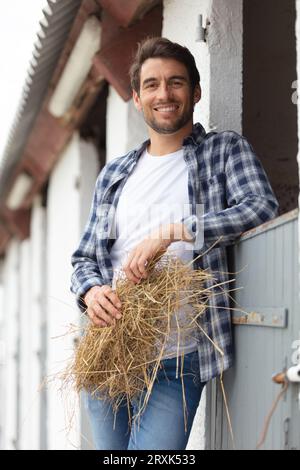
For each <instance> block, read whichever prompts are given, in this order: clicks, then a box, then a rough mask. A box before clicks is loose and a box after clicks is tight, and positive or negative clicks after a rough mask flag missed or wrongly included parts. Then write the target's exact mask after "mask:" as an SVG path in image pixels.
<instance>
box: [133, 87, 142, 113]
mask: <svg viewBox="0 0 300 470" xmlns="http://www.w3.org/2000/svg"><path fill="white" fill-rule="evenodd" d="M132 99H133V102H134V106H135V107H136V109H137V110H138V111H142V105H141V100H140V97H139V95H138V94H137V92H136V91H135V90H132Z"/></svg>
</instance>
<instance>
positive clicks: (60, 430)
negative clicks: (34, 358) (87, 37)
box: [46, 134, 99, 449]
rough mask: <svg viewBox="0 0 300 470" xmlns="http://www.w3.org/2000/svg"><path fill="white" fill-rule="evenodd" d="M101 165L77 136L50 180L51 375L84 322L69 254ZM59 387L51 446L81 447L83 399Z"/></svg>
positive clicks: (52, 409) (52, 393) (53, 399)
mask: <svg viewBox="0 0 300 470" xmlns="http://www.w3.org/2000/svg"><path fill="white" fill-rule="evenodd" d="M98 169H99V164H98V158H97V153H96V150H95V148H94V146H93V144H91V143H86V142H83V141H80V139H79V136H78V134H75V135H74V136H73V139H72V141H71V142H70V144H69V146H68V147H67V148H66V150H65V152H64V153H63V155H62V156H61V158H60V160H59V162H58V164H57V165H56V167H55V169H54V171H53V173H52V175H51V178H50V182H49V189H48V201H47V202H48V204H47V236H48V239H47V248H46V261H47V263H46V265H47V373H48V374H50V376H51V375H52V374H54V376H55V374H57V373H59V372H61V371H63V370H64V368H65V366H66V364H67V362H66V361H67V360H68V359H69V358H70V357H71V356H72V354H73V348H74V343H73V341H74V335H69V334H66V333H67V331H68V327H69V325H70V324H71V323H72V324H75V325H77V326H79V325H80V316H79V310H78V308H77V306H76V304H75V298H74V296H73V294H71V292H70V291H69V286H70V278H71V273H72V266H71V255H72V253H73V252H74V250H75V249H76V248H77V247H78V243H79V239H80V237H81V235H82V230H83V227H84V225H85V223H86V221H87V216H88V213H89V210H90V205H91V201H92V194H93V190H94V183H95V181H96V178H97V174H98ZM60 385H61V383H60V382H59V381H58V380H55V381H54V383H52V384H50V386H49V389H48V396H47V400H48V407H47V425H48V429H47V431H48V443H47V448H48V449H75V448H80V446H81V436H80V434H81V432H82V431H83V434H86V433H87V431H86V430H82V429H81V426H80V414H79V410H78V406H77V405H78V404H79V399H78V396H77V394H75V393H74V392H73V391H72V390H71V389H70V390H68V391H67V393H60V391H59V387H60ZM74 412H75V414H74V416H72V414H73V413H74ZM83 440H84V441H85V442H87V441H88V440H89V437H88V436H86V435H85V436H84V438H83ZM88 443H89V442H88Z"/></svg>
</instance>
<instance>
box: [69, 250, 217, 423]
mask: <svg viewBox="0 0 300 470" xmlns="http://www.w3.org/2000/svg"><path fill="white" fill-rule="evenodd" d="M148 272H149V276H148V278H147V279H145V280H143V281H141V282H140V283H139V284H134V283H133V282H130V281H128V280H127V279H126V278H125V277H124V274H123V275H122V273H121V275H120V276H119V277H118V279H117V282H116V292H117V295H118V297H119V298H120V300H121V302H122V318H121V319H120V320H117V323H116V326H109V327H106V328H103V327H101V328H100V327H96V326H94V325H92V324H91V323H89V324H88V325H87V326H86V327H85V328H84V332H83V336H82V339H81V341H80V342H79V345H78V347H77V350H76V353H75V356H74V358H73V360H72V362H71V363H70V365H69V366H68V368H67V370H66V371H65V373H64V381H65V385H66V384H67V383H68V384H69V383H70V381H71V383H72V385H74V386H75V388H76V390H77V391H78V392H80V391H81V390H83V389H85V390H88V391H89V392H91V393H92V394H93V396H94V397H96V398H99V399H108V400H109V401H110V402H111V404H112V407H113V409H114V411H115V412H116V411H117V410H118V408H119V406H120V405H121V404H124V403H127V407H128V412H129V416H130V404H131V403H132V400H134V399H137V398H138V399H139V400H140V409H139V415H140V414H141V413H142V411H143V410H144V409H145V406H146V404H147V401H148V399H149V396H150V393H151V389H152V387H153V384H154V382H155V378H156V375H157V372H158V369H159V367H160V364H161V359H162V357H164V358H165V355H164V351H165V346H166V342H167V340H168V338H169V335H170V332H171V331H173V332H174V325H175V330H176V338H177V347H178V355H177V365H178V364H179V347H180V345H181V344H183V342H184V339H185V338H186V337H187V336H188V335H189V334H190V335H191V334H193V332H194V333H195V330H197V328H201V326H200V322H199V317H200V316H201V315H202V314H203V313H204V311H205V309H206V307H207V304H208V302H209V300H210V299H211V297H212V296H213V295H214V290H213V286H214V285H216V282H215V281H216V279H215V278H214V277H213V276H212V274H210V273H209V272H208V271H206V270H201V269H200V270H194V269H192V263H189V264H184V263H183V262H182V261H181V260H180V259H178V258H176V257H172V256H170V255H168V256H167V255H164V256H162V255H160V256H158V257H156V259H154V260H153V261H152V262H151V263H150V264H149V267H148ZM218 285H219V286H220V284H218ZM185 304H186V305H187V304H188V305H189V308H187V309H185V311H186V312H187V313H186V319H185V321H184V322H182V321H181V319H180V316H179V314H178V312H179V307H183V305H185ZM180 310H181V311H182V308H181V309H180ZM201 330H202V328H201ZM202 331H203V330H202ZM216 347H217V346H216ZM217 348H218V347H217ZM219 352H220V353H221V354H222V351H221V350H220V351H219ZM182 363H183V361H181V369H182ZM177 372H178V371H177ZM182 382H183V385H184V381H183V378H182ZM141 397H142V401H141ZM183 401H185V400H184V387H183Z"/></svg>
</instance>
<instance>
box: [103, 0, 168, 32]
mask: <svg viewBox="0 0 300 470" xmlns="http://www.w3.org/2000/svg"><path fill="white" fill-rule="evenodd" d="M98 3H99V4H100V5H101V6H102V8H104V10H105V11H106V12H108V13H109V14H110V15H111V16H113V17H114V19H115V21H116V23H117V24H119V25H121V26H124V27H127V26H129V25H130V24H132V23H134V22H136V21H137V20H139V19H141V18H142V17H143V16H144V15H145V14H146V13H147V12H148V11H150V10H152V8H153V7H154V6H156V5H158V4H159V3H161V1H160V0H98Z"/></svg>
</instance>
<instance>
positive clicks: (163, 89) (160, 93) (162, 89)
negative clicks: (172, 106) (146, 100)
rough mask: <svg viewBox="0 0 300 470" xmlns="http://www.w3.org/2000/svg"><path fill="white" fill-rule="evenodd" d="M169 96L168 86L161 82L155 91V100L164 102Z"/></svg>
mask: <svg viewBox="0 0 300 470" xmlns="http://www.w3.org/2000/svg"><path fill="white" fill-rule="evenodd" d="M169 95H170V89H169V87H168V84H167V83H165V82H161V84H160V86H159V88H158V90H157V98H159V99H160V100H164V101H166V100H167V99H168V98H169Z"/></svg>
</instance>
